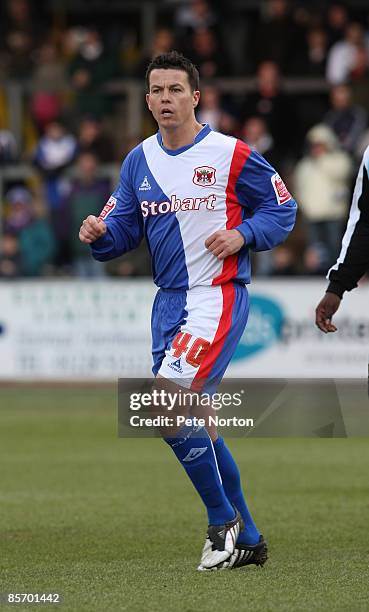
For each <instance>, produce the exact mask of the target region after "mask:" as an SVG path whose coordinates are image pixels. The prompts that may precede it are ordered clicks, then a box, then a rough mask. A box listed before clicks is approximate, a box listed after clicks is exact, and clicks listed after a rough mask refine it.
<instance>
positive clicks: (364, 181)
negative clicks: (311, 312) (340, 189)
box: [327, 147, 369, 297]
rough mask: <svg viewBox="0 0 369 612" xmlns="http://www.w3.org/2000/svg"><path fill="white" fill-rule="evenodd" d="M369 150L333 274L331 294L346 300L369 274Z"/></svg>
mask: <svg viewBox="0 0 369 612" xmlns="http://www.w3.org/2000/svg"><path fill="white" fill-rule="evenodd" d="M368 169H369V147H368V148H367V150H366V152H365V154H364V159H363V163H362V164H361V167H360V169H359V173H358V177H357V180H356V186H355V190H354V195H353V198H352V204H351V209H350V215H349V219H348V222H347V227H346V231H345V234H344V236H343V239H342V249H341V253H340V256H339V258H338V261H337V263H336V264H335V265H334V266H333V267H332V268H331V269H330V270H329V272H328V274H327V278H328V279H329V281H330V282H329V285H328V289H327V291H329V292H330V293H335V294H336V295H338V296H339V297H342V296H343V294H344V292H345V291H351V289H354V288H355V287H357V283H358V281H359V280H360V278H361V277H362V276H363V275H364V274H365V272H367V271H368V270H369V177H368Z"/></svg>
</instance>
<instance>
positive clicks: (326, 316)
mask: <svg viewBox="0 0 369 612" xmlns="http://www.w3.org/2000/svg"><path fill="white" fill-rule="evenodd" d="M340 304H341V298H340V297H339V296H338V295H336V294H335V293H330V292H329V291H328V292H327V293H326V294H325V296H324V298H323V299H322V300H321V301H320V302H319V304H318V306H317V307H316V310H315V323H316V325H317V326H318V327H319V329H321V330H322V331H323V332H324V333H325V334H327V333H329V332H335V331H337V327H336V326H335V325H333V323H332V322H331V319H332V316H333V315H334V313H335V312H336V311H337V310H338V309H339V306H340Z"/></svg>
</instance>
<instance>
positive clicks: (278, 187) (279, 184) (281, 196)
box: [270, 174, 292, 206]
mask: <svg viewBox="0 0 369 612" xmlns="http://www.w3.org/2000/svg"><path fill="white" fill-rule="evenodd" d="M270 180H271V181H272V185H273V189H274V192H275V195H276V198H277V202H278V206H280V205H281V204H286V202H288V201H289V200H291V199H292V196H291V194H290V192H289V191H288V189H287V187H286V185H285V184H284V182H283V181H282V179H281V177H280V176H279V174H273V176H272V177H271V179H270Z"/></svg>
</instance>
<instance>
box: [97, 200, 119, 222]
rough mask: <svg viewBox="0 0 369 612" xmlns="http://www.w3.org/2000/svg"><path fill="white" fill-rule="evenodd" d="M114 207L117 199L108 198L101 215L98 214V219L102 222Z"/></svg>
mask: <svg viewBox="0 0 369 612" xmlns="http://www.w3.org/2000/svg"><path fill="white" fill-rule="evenodd" d="M116 205H117V198H115V197H114V196H110V198H109V200H108V201H107V203H106V204H105V206H104V208H103V209H102V211H101V213H100V214H99V219H102V220H103V221H104V219H106V217H107V216H108V215H109V214H110V213H111V211H112V210H113V209H114V208H115V207H116Z"/></svg>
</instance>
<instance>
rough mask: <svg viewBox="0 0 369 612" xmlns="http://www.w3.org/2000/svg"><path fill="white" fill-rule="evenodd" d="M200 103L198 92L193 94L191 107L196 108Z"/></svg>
mask: <svg viewBox="0 0 369 612" xmlns="http://www.w3.org/2000/svg"><path fill="white" fill-rule="evenodd" d="M199 102H200V92H199V91H198V90H196V91H194V92H193V107H194V108H196V106H197V105H198V103H199Z"/></svg>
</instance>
